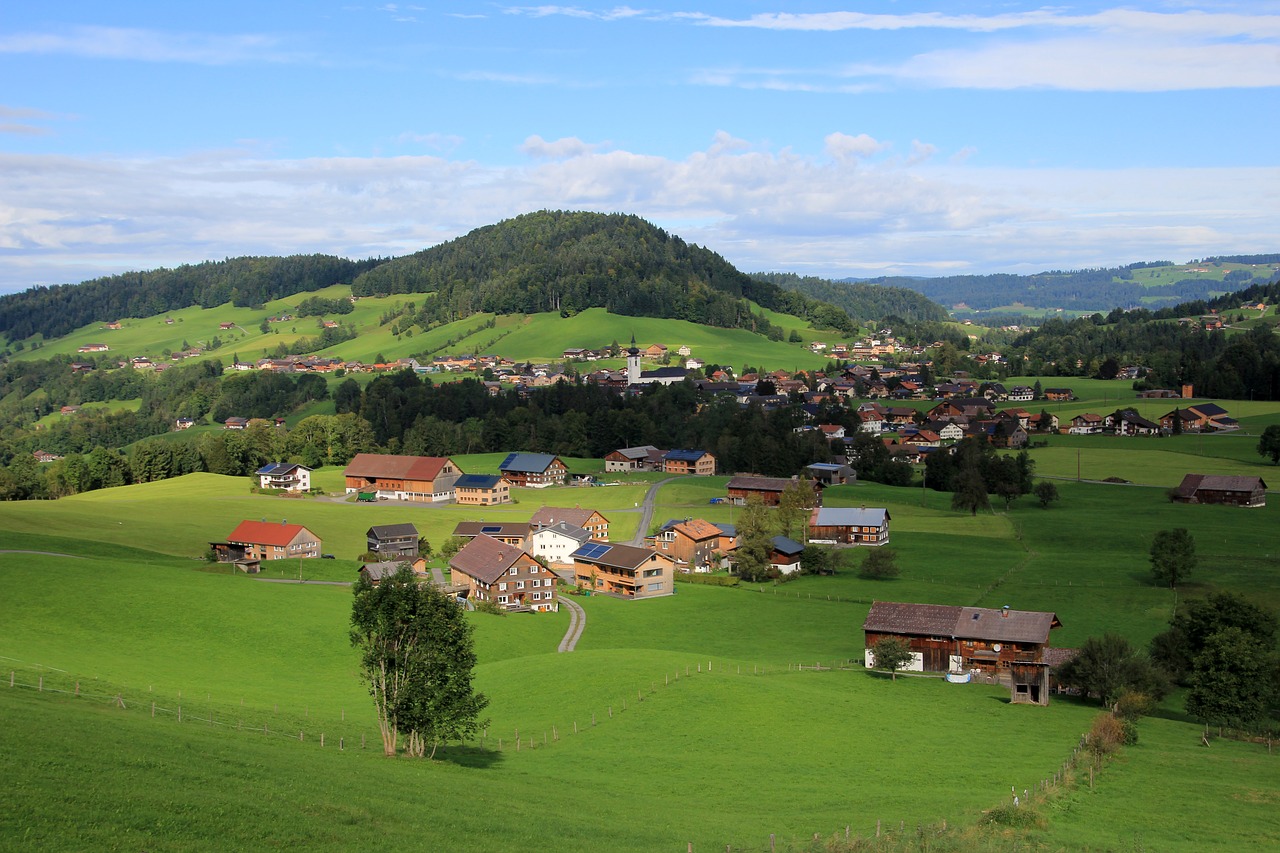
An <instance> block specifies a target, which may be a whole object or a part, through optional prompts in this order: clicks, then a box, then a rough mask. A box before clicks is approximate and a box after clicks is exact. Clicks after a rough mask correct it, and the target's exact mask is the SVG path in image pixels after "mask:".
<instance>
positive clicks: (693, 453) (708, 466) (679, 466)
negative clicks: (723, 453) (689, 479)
mask: <svg viewBox="0 0 1280 853" xmlns="http://www.w3.org/2000/svg"><path fill="white" fill-rule="evenodd" d="M662 461H663V464H662V470H663V471H665V472H666V473H668V474H697V475H700V476H707V477H709V476H711V475H712V474H714V473H715V472H716V458H715V457H714V456H712V455H711V454H710V453H708V452H707V451H705V450H668V451H667V453H666V455H665V456H663V457H662Z"/></svg>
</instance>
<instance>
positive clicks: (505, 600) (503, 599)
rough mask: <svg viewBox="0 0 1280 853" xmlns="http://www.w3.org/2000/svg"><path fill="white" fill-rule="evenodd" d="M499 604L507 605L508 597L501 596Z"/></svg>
mask: <svg viewBox="0 0 1280 853" xmlns="http://www.w3.org/2000/svg"><path fill="white" fill-rule="evenodd" d="M498 603H499V604H506V603H507V597H506V596H505V595H500V596H498Z"/></svg>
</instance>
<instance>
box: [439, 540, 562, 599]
mask: <svg viewBox="0 0 1280 853" xmlns="http://www.w3.org/2000/svg"><path fill="white" fill-rule="evenodd" d="M449 572H450V579H449V580H450V583H452V584H453V585H454V586H455V587H462V588H465V590H466V592H465V596H466V597H468V598H470V599H471V600H472V601H492V602H493V603H495V604H496V605H498V606H499V607H501V608H503V609H505V610H533V611H549V612H554V611H555V610H557V609H559V601H558V600H557V598H556V584H557V582H558V578H557V577H556V573H555V572H553V571H551V569H548V568H545V567H544V566H542V565H541V564H539V563H538V561H537V560H535V559H533V557H531V556H529V555H528V554H526V553H525V552H524V551H523V550H521V549H520V548H519V547H517V546H515V545H508V544H507V543H505V542H499V541H498V540H497V539H494V538H493V537H491V536H484V535H481V536H477V537H476V538H474V539H472V540H471V541H470V542H468V543H467V544H466V545H465V546H464V547H463V548H462V550H460V551H458V553H457V554H454V555H453V559H452V560H450V561H449Z"/></svg>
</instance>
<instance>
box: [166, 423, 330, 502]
mask: <svg viewBox="0 0 1280 853" xmlns="http://www.w3.org/2000/svg"><path fill="white" fill-rule="evenodd" d="M182 428H183V429H185V427H182ZM254 474H255V476H257V478H258V487H259V488H261V489H281V490H283V491H286V492H309V491H311V469H310V468H308V467H307V466H306V465H298V464H295V463H293V462H272V463H271V464H270V465H264V466H263V467H261V468H259V469H258V470H257V471H255V472H254Z"/></svg>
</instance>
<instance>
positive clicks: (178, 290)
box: [0, 255, 380, 341]
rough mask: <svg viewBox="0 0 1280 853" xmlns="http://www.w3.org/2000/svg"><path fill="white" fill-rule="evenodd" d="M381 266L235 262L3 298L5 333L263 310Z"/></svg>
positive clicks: (0, 328)
mask: <svg viewBox="0 0 1280 853" xmlns="http://www.w3.org/2000/svg"><path fill="white" fill-rule="evenodd" d="M378 263H380V261H375V260H368V261H348V260H345V259H343V258H335V257H331V256H329V255H292V256H290V257H286V258H231V259H228V260H225V261H211V262H209V263H203V264H193V265H190V266H180V267H177V268H175V269H171V270H170V269H158V270H150V271H147V272H131V273H124V274H122V275H113V276H107V277H105V278H96V279H93V280H91V281H86V282H83V283H81V284H60V285H56V286H53V287H33V288H31V289H30V290H24V291H22V292H21V293H12V294H8V295H6V296H0V333H4V334H5V336H7V337H8V339H9V340H10V341H19V340H23V339H25V338H29V337H31V336H32V335H35V334H39V335H43V336H44V337H45V338H56V337H61V336H62V335H65V334H68V333H69V332H72V331H74V330H75V329H78V328H79V327H81V326H85V325H88V324H89V323H103V322H109V321H112V320H118V319H121V318H124V317H151V316H154V315H156V314H163V313H164V312H166V311H176V310H178V309H180V308H190V307H191V306H193V305H199V306H200V307H202V308H212V307H214V306H215V305H222V304H224V303H226V302H231V303H233V304H235V305H239V306H253V305H262V304H263V303H265V302H268V301H270V300H272V299H279V298H280V297H282V296H291V295H293V294H295V293H304V292H307V291H311V290H319V289H320V288H322V287H328V286H329V285H332V284H342V283H346V282H350V281H351V280H352V279H353V278H355V277H356V276H357V275H359V274H360V273H361V272H363V271H364V270H366V269H369V268H371V267H373V266H375V265H376V264H378Z"/></svg>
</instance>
